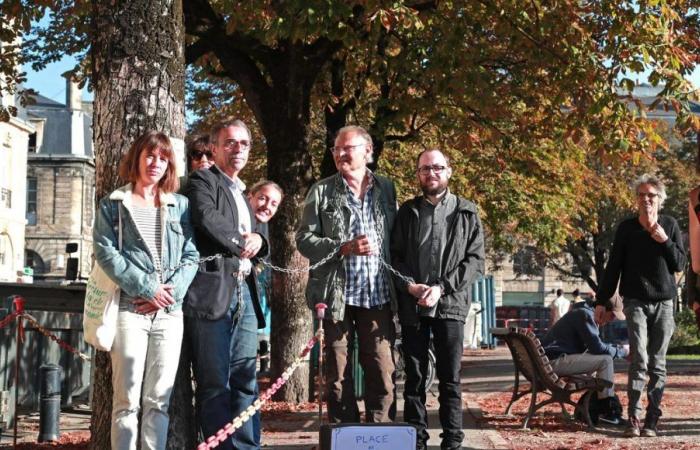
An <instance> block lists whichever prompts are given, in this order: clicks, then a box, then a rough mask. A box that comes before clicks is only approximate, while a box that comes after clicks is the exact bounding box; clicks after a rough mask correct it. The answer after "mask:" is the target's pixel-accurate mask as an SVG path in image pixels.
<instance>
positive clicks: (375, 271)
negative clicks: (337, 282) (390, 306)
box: [343, 171, 390, 309]
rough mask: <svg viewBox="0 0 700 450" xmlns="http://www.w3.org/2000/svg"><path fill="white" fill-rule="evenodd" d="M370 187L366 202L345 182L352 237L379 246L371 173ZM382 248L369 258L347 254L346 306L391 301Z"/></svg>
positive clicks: (366, 193) (365, 305) (365, 198)
mask: <svg viewBox="0 0 700 450" xmlns="http://www.w3.org/2000/svg"><path fill="white" fill-rule="evenodd" d="M367 176H368V178H369V180H370V181H369V186H368V187H367V192H365V196H364V199H362V200H360V199H359V198H358V197H355V194H353V192H352V190H351V189H350V186H348V184H347V182H346V181H345V180H343V184H344V186H345V189H346V197H347V201H348V206H349V207H350V211H351V215H350V235H351V236H353V237H356V236H359V235H363V234H364V235H366V236H367V237H368V238H369V240H370V241H371V242H374V243H378V242H379V241H380V240H381V239H380V238H379V236H378V235H377V227H376V218H375V217H374V198H373V197H374V192H375V191H374V177H373V176H372V174H371V173H370V172H369V171H368V172H367ZM382 257H383V255H382V249H381V248H379V249H378V254H374V255H369V256H357V255H347V256H346V257H345V303H346V304H348V305H351V306H359V307H361V308H367V309H369V308H373V307H376V306H381V305H383V304H385V303H388V302H389V301H390V297H389V284H388V282H387V277H386V273H385V271H384V269H383V268H382V266H381V264H380V258H382Z"/></svg>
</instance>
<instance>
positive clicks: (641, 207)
mask: <svg viewBox="0 0 700 450" xmlns="http://www.w3.org/2000/svg"><path fill="white" fill-rule="evenodd" d="M634 193H635V195H636V198H637V210H638V215H637V216H636V217H631V218H629V219H626V220H624V221H622V222H621V223H620V225H619V226H618V227H617V231H616V233H615V240H614V242H613V246H612V251H611V252H610V258H609V260H608V264H607V266H606V268H605V273H604V275H603V278H602V280H601V282H600V286H599V289H598V295H597V298H598V300H597V303H596V320H597V321H598V322H600V318H601V317H602V315H603V313H604V312H605V305H606V303H608V302H609V299H610V298H611V297H612V296H613V294H614V293H615V290H616V289H617V288H618V282H619V291H620V295H621V296H622V297H623V298H624V313H625V316H626V317H627V330H628V334H629V341H630V357H631V361H630V366H629V372H628V380H627V383H628V384H627V395H628V401H629V404H628V406H627V412H628V414H629V425H628V427H627V430H625V435H626V436H628V437H636V436H640V434H641V435H642V436H645V437H651V436H656V433H657V431H656V425H657V423H658V420H659V417H661V399H662V397H663V393H664V386H665V384H666V351H667V350H668V344H669V342H670V340H671V335H672V334H673V330H674V328H675V322H674V320H673V299H674V298H675V297H676V293H677V289H676V278H675V274H676V272H680V271H682V270H683V268H684V267H685V263H686V256H685V251H684V248H683V244H682V238H681V230H680V228H679V227H678V223H677V222H676V219H674V218H673V217H671V216H667V215H663V214H659V209H660V208H661V205H663V202H664V200H666V189H665V187H664V184H663V182H662V181H661V180H660V179H659V178H657V177H655V176H653V175H649V174H644V175H642V176H641V177H639V178H638V179H637V181H636V182H635V183H634ZM647 374H648V376H649V382H648V384H647ZM645 385H646V386H647V399H648V404H647V412H646V417H645V418H644V426H643V428H642V429H641V431H640V426H641V423H640V415H641V411H642V402H641V396H642V390H643V389H644V386H645Z"/></svg>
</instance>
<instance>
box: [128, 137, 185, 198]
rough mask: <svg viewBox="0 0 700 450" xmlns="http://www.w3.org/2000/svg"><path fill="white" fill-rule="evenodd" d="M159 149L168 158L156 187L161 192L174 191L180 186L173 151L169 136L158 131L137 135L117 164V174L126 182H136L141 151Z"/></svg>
mask: <svg viewBox="0 0 700 450" xmlns="http://www.w3.org/2000/svg"><path fill="white" fill-rule="evenodd" d="M155 150H157V151H159V152H160V153H161V154H162V155H163V156H165V157H166V158H167V159H168V168H167V169H165V174H164V175H163V178H161V179H160V181H159V182H158V189H159V190H160V191H162V192H166V193H169V192H176V191H177V190H178V188H179V187H180V181H179V180H178V178H177V168H176V166H175V152H174V151H173V145H172V143H171V142H170V138H169V137H168V135H166V134H165V133H161V132H160V131H147V132H145V133H144V134H142V135H141V136H139V137H138V138H137V139H136V140H135V141H134V143H133V144H131V147H129V151H128V152H126V155H124V157H123V158H122V161H121V163H120V164H119V176H120V177H121V178H122V179H123V180H124V181H126V182H129V183H134V184H135V183H136V182H137V181H138V180H139V176H140V172H139V159H140V158H141V153H143V152H145V151H147V152H152V151H155Z"/></svg>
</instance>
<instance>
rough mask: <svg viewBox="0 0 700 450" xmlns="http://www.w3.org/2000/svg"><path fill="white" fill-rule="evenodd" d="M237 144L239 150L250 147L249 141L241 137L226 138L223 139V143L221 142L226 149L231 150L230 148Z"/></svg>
mask: <svg viewBox="0 0 700 450" xmlns="http://www.w3.org/2000/svg"><path fill="white" fill-rule="evenodd" d="M237 145H238V146H240V147H241V150H246V149H248V148H250V141H248V140H245V139H243V140H241V141H237V140H235V139H226V140H225V141H224V144H223V146H224V148H225V149H227V150H231V149H233V148H235V147H236V146H237Z"/></svg>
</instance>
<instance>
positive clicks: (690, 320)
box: [668, 306, 700, 353]
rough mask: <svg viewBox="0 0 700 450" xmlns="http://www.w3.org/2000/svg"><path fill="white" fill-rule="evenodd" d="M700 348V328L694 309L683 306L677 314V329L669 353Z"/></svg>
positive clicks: (685, 351)
mask: <svg viewBox="0 0 700 450" xmlns="http://www.w3.org/2000/svg"><path fill="white" fill-rule="evenodd" d="M698 348H700V330H698V325H697V323H696V322H695V313H694V312H693V310H692V309H690V308H686V307H685V306H683V307H681V309H680V311H678V313H677V314H676V331H674V332H673V336H672V337H671V343H670V344H669V349H668V351H669V353H690V352H693V353H695V352H694V351H693V350H696V351H697V349H698Z"/></svg>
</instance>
